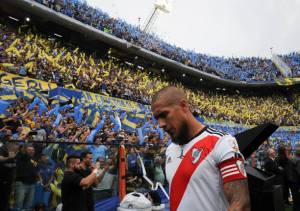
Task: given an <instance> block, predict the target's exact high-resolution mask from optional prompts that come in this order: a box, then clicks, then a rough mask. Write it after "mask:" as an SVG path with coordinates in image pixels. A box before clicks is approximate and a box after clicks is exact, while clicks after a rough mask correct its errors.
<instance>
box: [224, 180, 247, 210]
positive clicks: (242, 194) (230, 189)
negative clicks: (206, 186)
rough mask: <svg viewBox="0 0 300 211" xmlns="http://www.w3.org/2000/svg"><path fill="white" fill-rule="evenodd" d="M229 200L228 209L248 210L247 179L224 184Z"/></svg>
mask: <svg viewBox="0 0 300 211" xmlns="http://www.w3.org/2000/svg"><path fill="white" fill-rule="evenodd" d="M224 192H225V195H226V197H227V200H228V202H229V208H228V211H250V197H249V189H248V180H246V179H243V180H235V181H231V182H228V183H225V184H224Z"/></svg>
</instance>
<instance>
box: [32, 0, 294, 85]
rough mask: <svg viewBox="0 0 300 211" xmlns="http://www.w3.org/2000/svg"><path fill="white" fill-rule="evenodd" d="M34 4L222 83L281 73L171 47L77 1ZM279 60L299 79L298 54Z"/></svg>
mask: <svg viewBox="0 0 300 211" xmlns="http://www.w3.org/2000/svg"><path fill="white" fill-rule="evenodd" d="M36 1H37V2H39V3H41V4H43V5H45V6H47V7H50V8H52V9H54V10H56V11H58V12H61V13H63V14H65V15H67V16H69V17H72V18H74V19H76V20H79V21H81V22H83V23H85V24H88V25H91V26H93V27H95V28H97V29H99V30H101V31H104V32H108V33H110V34H112V35H115V36H117V37H119V38H122V39H125V40H127V41H129V42H131V43H133V44H136V45H139V46H141V47H143V48H145V49H148V50H151V51H153V52H155V53H158V54H160V55H162V56H165V57H167V58H170V59H172V60H175V61H178V62H180V63H183V64H186V65H188V66H191V67H195V68H197V69H199V70H201V71H204V72H208V73H211V74H214V75H217V76H220V77H222V78H225V79H232V80H239V81H273V80H274V79H275V78H277V77H281V73H280V72H279V70H278V69H277V68H276V66H275V65H274V64H273V63H272V61H271V60H270V59H263V58H257V57H250V58H223V57H217V56H209V55H205V54H201V53H198V52H195V51H192V50H186V49H183V48H181V47H177V46H175V45H171V44H169V43H167V42H166V41H164V40H162V39H160V38H159V37H157V36H156V35H155V34H149V33H145V32H143V31H142V30H141V29H140V28H139V27H137V26H133V25H131V24H128V23H126V22H125V21H124V20H121V19H119V18H117V19H116V18H112V17H110V16H109V15H108V14H107V13H105V12H103V11H102V10H101V9H98V8H93V7H91V6H89V5H88V4H87V3H86V1H81V0H36ZM281 58H282V59H283V61H285V62H286V63H287V65H288V66H289V67H290V68H291V70H292V74H293V75H292V76H293V77H296V76H299V75H300V54H299V53H296V52H294V53H290V54H288V55H282V56H281Z"/></svg>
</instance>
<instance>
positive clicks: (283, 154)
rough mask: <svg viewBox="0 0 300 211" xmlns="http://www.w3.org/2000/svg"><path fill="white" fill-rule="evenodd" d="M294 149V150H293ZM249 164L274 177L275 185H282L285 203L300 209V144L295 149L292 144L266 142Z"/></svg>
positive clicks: (294, 209)
mask: <svg viewBox="0 0 300 211" xmlns="http://www.w3.org/2000/svg"><path fill="white" fill-rule="evenodd" d="M292 149H294V150H292ZM249 164H250V165H252V166H253V167H258V168H260V169H263V170H264V171H265V172H266V173H267V175H269V176H274V177H273V183H274V184H276V185H281V187H282V194H283V199H284V203H285V204H286V205H291V203H292V206H293V211H297V210H299V209H300V194H299V187H300V144H299V143H298V144H296V146H295V147H294V148H292V146H291V145H290V144H287V143H284V142H280V141H275V142H266V143H264V144H263V145H261V146H260V148H259V149H258V150H257V151H256V152H255V153H253V155H252V156H251V159H249Z"/></svg>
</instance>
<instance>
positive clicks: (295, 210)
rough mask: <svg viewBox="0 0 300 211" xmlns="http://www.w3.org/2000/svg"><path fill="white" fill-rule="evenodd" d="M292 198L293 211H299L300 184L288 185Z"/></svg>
mask: <svg viewBox="0 0 300 211" xmlns="http://www.w3.org/2000/svg"><path fill="white" fill-rule="evenodd" d="M290 188H291V192H292V197H293V211H299V210H300V192H299V191H300V184H297V183H291V184H290Z"/></svg>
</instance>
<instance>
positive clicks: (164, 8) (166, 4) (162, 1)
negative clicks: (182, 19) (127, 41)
mask: <svg viewBox="0 0 300 211" xmlns="http://www.w3.org/2000/svg"><path fill="white" fill-rule="evenodd" d="M171 2H172V0H156V1H155V3H154V8H153V10H152V12H151V14H150V16H149V18H148V19H147V21H146V23H145V26H144V29H143V31H144V32H149V31H150V30H151V28H152V26H153V25H154V23H155V21H156V20H157V19H158V16H159V14H161V13H169V12H171Z"/></svg>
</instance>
